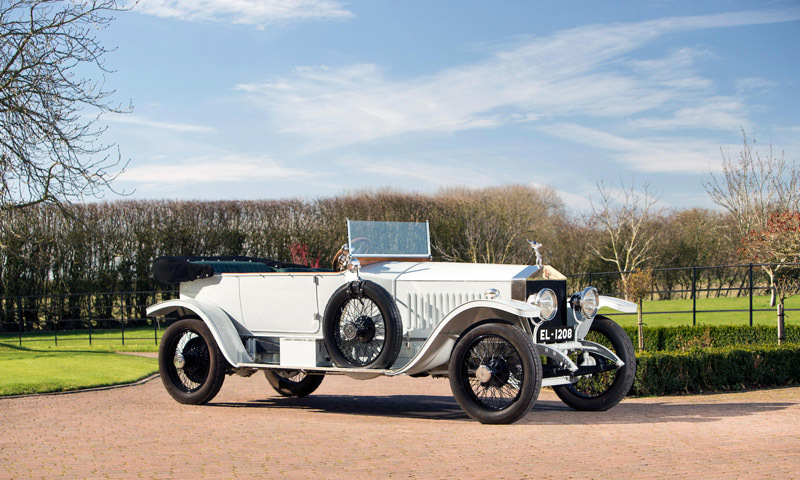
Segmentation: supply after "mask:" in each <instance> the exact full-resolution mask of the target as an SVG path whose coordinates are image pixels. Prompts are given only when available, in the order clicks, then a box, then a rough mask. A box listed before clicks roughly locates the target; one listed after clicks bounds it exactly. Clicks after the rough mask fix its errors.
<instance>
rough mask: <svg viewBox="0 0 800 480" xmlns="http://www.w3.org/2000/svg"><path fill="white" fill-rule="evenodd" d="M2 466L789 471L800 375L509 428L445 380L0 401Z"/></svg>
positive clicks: (52, 470) (519, 472) (1, 470)
mask: <svg viewBox="0 0 800 480" xmlns="http://www.w3.org/2000/svg"><path fill="white" fill-rule="evenodd" d="M0 422H1V423H0V479H6V478H29V477H31V478H63V477H68V478H235V477H238V478H303V479H305V478H353V479H372V478H387V477H393V478H406V477H415V478H601V477H613V478H668V477H669V478H673V477H676V476H677V477H684V478H688V477H692V478H703V479H704V480H705V479H710V478H798V477H800V388H787V389H776V390H767V391H758V392H746V393H737V394H724V395H704V396H690V397H666V398H645V399H632V400H626V401H624V402H623V403H622V404H620V405H619V406H617V407H615V408H614V409H612V410H610V411H608V412H602V413H579V412H574V411H571V410H569V409H568V408H566V407H565V406H563V405H562V404H561V403H560V402H559V401H558V399H557V398H556V397H555V395H554V394H553V393H552V392H551V391H549V390H543V391H542V395H541V396H540V399H539V401H538V402H537V404H536V406H535V407H534V409H533V410H532V411H531V412H530V414H528V416H526V417H525V418H524V419H523V420H522V421H520V422H519V423H517V424H514V425H508V426H489V425H480V424H478V423H476V422H473V421H471V420H469V419H468V418H467V417H466V416H465V415H464V414H462V412H461V410H460V409H459V407H458V405H457V404H456V403H455V401H454V400H453V398H452V396H451V395H450V389H449V386H448V383H447V380H446V379H431V378H423V379H413V378H394V379H390V378H379V379H375V380H369V381H357V380H352V379H349V378H347V377H336V376H332V377H328V378H326V379H325V381H324V382H323V383H322V386H321V387H320V389H319V390H318V391H317V393H315V394H314V395H312V396H310V397H308V398H305V399H285V398H281V397H278V396H276V395H274V394H273V393H272V390H271V389H270V388H269V386H268V385H267V383H266V380H265V379H264V378H263V376H261V375H259V374H256V375H254V376H253V377H250V378H240V377H229V378H228V379H227V380H226V382H225V385H224V386H223V388H222V391H221V392H220V394H219V395H218V396H217V398H216V399H215V401H214V402H213V403H212V404H210V405H208V406H203V407H195V406H185V405H179V404H178V403H176V402H174V401H173V400H172V399H171V398H170V397H169V396H168V395H167V394H166V392H165V391H164V389H163V387H162V385H161V382H160V380H158V379H156V380H153V381H151V382H148V383H145V384H144V385H139V386H135V387H129V388H122V389H115V390H106V391H98V392H85V393H76V394H69V395H58V396H41V397H28V398H18V399H4V400H0Z"/></svg>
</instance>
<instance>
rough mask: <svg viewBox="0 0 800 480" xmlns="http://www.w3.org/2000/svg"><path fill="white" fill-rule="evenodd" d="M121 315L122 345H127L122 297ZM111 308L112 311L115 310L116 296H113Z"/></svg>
mask: <svg viewBox="0 0 800 480" xmlns="http://www.w3.org/2000/svg"><path fill="white" fill-rule="evenodd" d="M119 304H120V315H119V325H120V329H121V330H122V345H123V346H124V345H125V310H124V309H123V308H122V298H120V302H119ZM111 308H112V310H111V311H112V312H113V311H114V310H113V308H114V297H111Z"/></svg>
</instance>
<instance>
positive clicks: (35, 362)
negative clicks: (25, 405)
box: [0, 346, 158, 395]
mask: <svg viewBox="0 0 800 480" xmlns="http://www.w3.org/2000/svg"><path fill="white" fill-rule="evenodd" d="M157 371H158V361H157V360H156V359H154V358H144V357H135V356H132V355H121V354H116V353H111V352H100V351H74V350H68V349H65V348H59V349H55V348H53V349H52V350H29V349H19V348H17V349H12V348H8V347H3V346H0V395H19V394H25V393H44V392H61V391H67V390H76V389H80V388H89V387H100V386H106V385H115V384H120V383H129V382H134V381H136V380H140V379H142V378H144V377H147V376H149V375H152V374H153V373H155V372H157Z"/></svg>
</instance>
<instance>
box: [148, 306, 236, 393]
mask: <svg viewBox="0 0 800 480" xmlns="http://www.w3.org/2000/svg"><path fill="white" fill-rule="evenodd" d="M158 368H159V371H160V372H161V381H162V383H163V384H164V387H165V388H166V389H167V392H169V394H170V395H171V396H172V398H174V399H175V400H177V401H178V402H180V403H187V404H191V405H201V404H204V403H208V402H209V401H210V400H211V399H212V398H214V396H216V394H217V393H218V392H219V389H220V388H221V387H222V383H223V382H224V381H225V373H226V371H227V369H228V363H227V361H226V360H225V359H224V357H223V355H222V352H221V351H220V349H219V347H218V346H217V344H216V342H215V341H214V337H213V336H212V335H211V331H210V330H209V329H208V327H207V326H206V325H205V324H204V323H203V321H202V320H200V319H198V318H196V317H183V318H180V319H178V321H176V322H175V323H173V324H172V325H170V326H169V327H167V329H166V330H165V331H164V336H163V339H162V342H161V348H160V349H159V351H158Z"/></svg>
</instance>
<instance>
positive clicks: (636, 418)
mask: <svg viewBox="0 0 800 480" xmlns="http://www.w3.org/2000/svg"><path fill="white" fill-rule="evenodd" d="M695 401H696V400H695ZM208 405H209V406H212V407H227V408H271V409H279V408H291V409H303V410H309V411H317V412H325V413H337V414H347V415H371V416H382V417H403V418H420V419H430V420H469V418H468V417H467V415H466V414H465V413H464V412H463V411H462V410H461V407H459V405H458V404H457V403H456V401H455V399H453V397H449V396H434V395H388V396H366V395H311V396H309V397H305V398H283V397H271V398H266V399H259V400H252V401H247V402H212V403H209V404H208ZM792 405H796V403H790V402H782V403H780V402H772V403H770V402H753V403H746V402H742V403H719V402H714V403H711V402H709V403H674V402H648V403H638V402H636V401H635V400H633V401H623V402H622V403H620V404H619V405H617V406H616V407H614V408H612V409H610V410H607V411H605V412H578V411H575V410H572V409H571V408H569V407H567V406H566V405H564V404H563V403H561V402H560V401H557V400H539V401H537V402H536V404H535V405H534V407H533V409H532V410H531V411H530V413H528V415H526V416H525V417H524V418H523V419H522V420H520V421H519V422H518V423H519V424H534V425H556V424H558V425H583V424H636V423H642V424H652V423H663V422H689V423H698V422H714V421H717V420H720V419H723V418H729V417H739V416H746V415H754V414H758V413H762V412H770V411H776V410H783V409H785V408H788V407H790V406H792Z"/></svg>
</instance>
